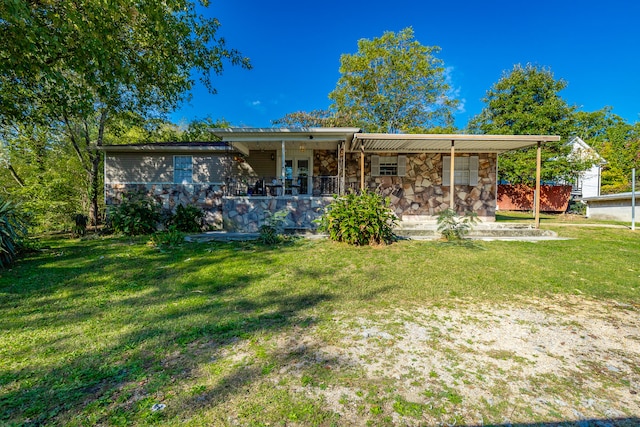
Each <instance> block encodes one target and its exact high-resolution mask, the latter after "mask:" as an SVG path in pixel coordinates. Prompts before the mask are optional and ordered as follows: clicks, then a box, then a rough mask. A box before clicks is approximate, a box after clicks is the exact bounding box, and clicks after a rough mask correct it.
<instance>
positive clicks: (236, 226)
mask: <svg viewBox="0 0 640 427" xmlns="http://www.w3.org/2000/svg"><path fill="white" fill-rule="evenodd" d="M332 200H333V198H332V197H308V196H306V197H305V196H290V197H255V196H254V197H224V198H223V199H222V203H223V207H222V217H223V223H224V229H225V230H227V231H239V232H244V233H255V232H257V231H258V230H259V229H260V226H261V225H262V224H264V223H265V219H266V218H267V213H268V212H270V213H272V214H273V213H275V212H278V211H281V210H286V211H287V212H288V214H287V217H286V221H285V228H288V229H293V230H315V229H316V228H317V225H316V224H315V223H314V222H313V220H314V219H316V218H319V217H320V215H322V213H323V212H324V208H325V207H326V206H327V205H328V204H329V203H331V201H332Z"/></svg>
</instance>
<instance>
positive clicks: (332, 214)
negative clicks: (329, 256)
mask: <svg viewBox="0 0 640 427" xmlns="http://www.w3.org/2000/svg"><path fill="white" fill-rule="evenodd" d="M317 222H318V224H319V227H318V229H319V230H320V231H322V232H326V233H328V234H329V238H330V239H331V240H335V241H337V242H346V243H349V244H351V245H373V244H388V243H391V242H393V241H395V240H396V236H395V234H394V233H393V227H394V226H395V225H396V224H397V217H396V216H395V214H394V213H393V211H392V210H391V208H390V207H389V200H388V199H383V198H382V196H380V195H379V194H376V193H372V192H369V191H364V192H363V193H361V194H356V193H350V194H347V195H345V196H337V195H335V196H333V201H332V202H331V204H330V205H329V206H327V209H326V211H325V213H324V215H322V217H321V218H320V219H319V220H318V221H317Z"/></svg>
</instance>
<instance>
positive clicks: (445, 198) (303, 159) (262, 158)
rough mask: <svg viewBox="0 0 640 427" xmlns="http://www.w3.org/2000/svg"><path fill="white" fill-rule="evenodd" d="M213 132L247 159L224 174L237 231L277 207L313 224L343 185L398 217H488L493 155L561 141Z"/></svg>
mask: <svg viewBox="0 0 640 427" xmlns="http://www.w3.org/2000/svg"><path fill="white" fill-rule="evenodd" d="M214 133H215V135H216V136H218V137H220V138H222V139H223V141H224V142H226V143H227V144H229V146H231V147H233V148H234V150H236V151H237V152H240V153H242V158H241V159H239V161H240V162H243V163H246V167H245V168H244V170H246V171H247V173H246V174H245V175H244V176H233V177H227V181H228V183H227V184H228V185H227V186H226V189H227V191H225V201H224V203H223V205H224V208H223V213H224V217H225V220H226V223H227V225H228V224H233V225H235V226H237V228H238V229H247V227H249V228H255V227H254V225H252V224H256V223H260V222H261V220H263V219H264V216H265V215H266V214H267V213H268V212H274V211H275V210H279V209H287V210H289V212H291V215H290V217H291V218H290V219H291V221H290V222H291V227H292V228H309V227H310V228H314V224H313V223H312V221H313V219H315V218H317V217H318V216H319V215H320V214H321V213H322V211H323V209H324V206H326V205H327V204H328V203H329V202H330V201H331V197H330V196H331V195H333V194H344V193H345V192H347V191H349V189H353V190H355V191H362V190H364V189H369V190H371V191H377V192H379V193H381V194H383V195H384V196H388V197H389V198H390V200H391V204H392V208H393V209H394V211H395V213H396V215H397V216H398V218H399V219H400V220H401V221H403V222H414V223H415V222H435V219H436V218H437V215H438V214H439V212H441V211H442V210H444V209H447V208H450V207H451V208H453V209H455V210H457V211H458V212H459V213H464V212H466V211H474V212H476V213H477V214H478V216H479V217H480V218H481V219H482V221H484V222H491V221H494V220H495V210H496V204H497V203H496V200H497V172H498V171H497V156H498V154H499V153H503V152H505V151H509V150H516V149H521V148H525V147H530V146H537V148H538V153H540V150H541V149H542V145H543V144H544V143H545V142H550V141H558V140H559V139H560V138H559V137H558V136H548V135H518V136H514V135H462V134H443V135H439V134H367V133H361V132H360V130H359V129H357V128H303V129H271V128H268V129H262V128H260V129H253V128H230V129H216V130H215V131H214ZM539 159H540V156H539V155H538V171H539V170H540V164H539V162H540V160H539ZM452 183H453V185H452ZM538 183H539V179H538ZM537 194H539V189H538V192H537ZM538 202H539V201H536V203H538ZM538 211H539V210H538V209H536V212H538Z"/></svg>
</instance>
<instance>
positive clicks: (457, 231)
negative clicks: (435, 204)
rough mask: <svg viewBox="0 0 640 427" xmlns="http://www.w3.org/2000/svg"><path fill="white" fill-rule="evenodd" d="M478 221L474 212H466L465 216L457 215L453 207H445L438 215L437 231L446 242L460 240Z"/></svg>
mask: <svg viewBox="0 0 640 427" xmlns="http://www.w3.org/2000/svg"><path fill="white" fill-rule="evenodd" d="M478 222H479V220H478V215H477V214H476V213H475V212H467V213H466V214H465V216H459V215H458V214H457V213H456V211H454V210H453V209H445V210H444V211H442V212H440V215H438V232H440V234H442V237H444V238H445V240H447V241H448V242H451V241H460V240H462V239H464V236H466V235H467V234H468V233H469V231H471V230H472V229H473V226H474V225H476V224H477V223H478Z"/></svg>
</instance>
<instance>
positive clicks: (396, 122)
mask: <svg viewBox="0 0 640 427" xmlns="http://www.w3.org/2000/svg"><path fill="white" fill-rule="evenodd" d="M439 51H440V48H439V47H437V46H423V45H422V44H420V43H419V42H418V41H416V40H415V38H414V34H413V29H412V28H410V27H409V28H405V29H404V30H402V31H400V32H399V33H394V32H391V31H389V32H385V33H384V34H383V35H382V36H381V37H379V38H374V39H372V40H369V39H361V40H359V41H358V52H357V53H355V54H344V55H342V56H341V57H340V73H341V76H340V79H339V80H338V83H337V85H336V88H335V89H334V90H333V91H332V92H331V93H330V94H329V98H330V99H331V100H332V101H333V105H332V106H331V108H332V110H333V111H336V112H337V114H338V115H339V116H342V117H349V118H350V121H349V124H351V125H354V126H359V127H362V128H363V129H365V130H366V131H367V132H423V131H427V130H430V129H432V128H441V127H452V126H453V113H454V112H455V108H456V106H457V104H458V101H457V100H455V99H453V98H452V97H451V87H450V85H449V83H448V79H447V73H446V69H445V67H444V64H443V61H442V60H441V59H439V58H437V57H436V56H435V55H436V54H437V53H438V52H439Z"/></svg>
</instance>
